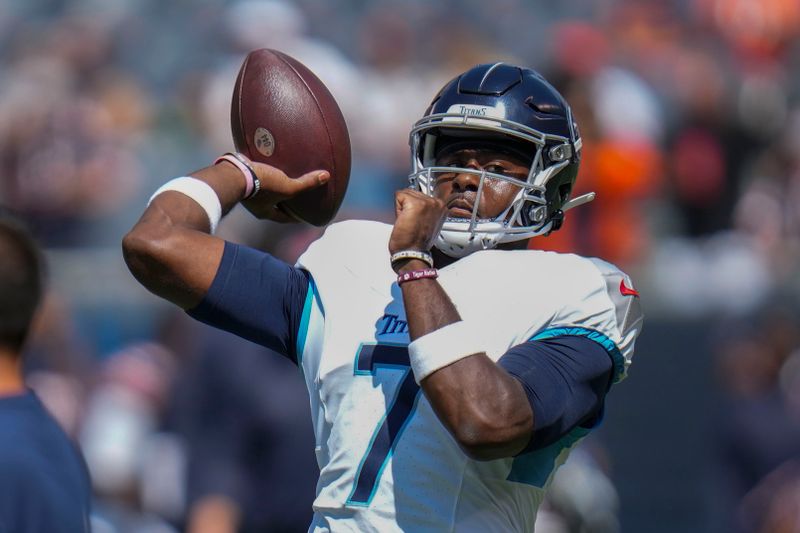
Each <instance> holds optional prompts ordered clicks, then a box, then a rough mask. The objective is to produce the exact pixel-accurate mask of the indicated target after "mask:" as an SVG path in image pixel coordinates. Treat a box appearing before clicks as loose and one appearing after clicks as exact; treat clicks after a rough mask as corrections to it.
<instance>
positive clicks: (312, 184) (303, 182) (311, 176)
mask: <svg viewBox="0 0 800 533" xmlns="http://www.w3.org/2000/svg"><path fill="white" fill-rule="evenodd" d="M330 179H331V173H330V172H328V171H327V170H313V171H311V172H308V173H306V174H303V175H302V176H300V177H299V178H294V179H293V180H291V184H289V192H290V194H292V195H296V194H300V193H302V192H305V191H308V190H311V189H316V188H317V187H321V186H322V185H325V184H326V183H328V181H330Z"/></svg>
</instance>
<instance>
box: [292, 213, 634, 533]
mask: <svg viewBox="0 0 800 533" xmlns="http://www.w3.org/2000/svg"><path fill="white" fill-rule="evenodd" d="M391 231H392V226H389V225H386V224H382V223H377V222H366V221H347V222H341V223H338V224H334V225H332V226H330V227H328V229H327V230H326V232H325V234H324V236H323V237H322V238H320V239H319V240H318V241H316V242H314V243H313V244H312V245H311V246H310V247H309V249H308V250H307V251H306V252H305V253H304V254H303V255H302V257H301V258H300V259H299V261H298V266H299V267H301V268H303V269H306V270H308V271H309V272H310V273H311V275H312V277H313V280H314V284H313V286H312V290H309V293H308V298H307V300H306V306H305V309H304V313H303V318H302V321H301V327H300V334H299V335H298V346H297V353H298V354H299V360H298V363H299V365H300V368H301V369H302V372H303V374H304V377H305V381H306V385H307V386H308V390H309V394H310V397H311V414H312V418H313V424H314V432H315V436H316V454H317V461H318V463H319V468H320V479H319V483H318V485H317V497H316V500H315V501H314V511H315V515H314V521H313V523H312V524H311V527H310V529H309V531H359V532H364V531H376V532H381V533H386V532H390V531H414V532H425V531H437V532H440V531H458V532H469V531H475V532H486V531H525V532H527V531H532V530H533V527H534V522H535V519H536V511H537V509H538V507H539V504H540V503H541V501H542V498H543V497H544V491H545V489H546V487H547V485H548V483H549V481H550V479H551V478H552V475H553V472H554V470H555V469H556V468H557V466H558V465H560V464H561V463H563V461H564V460H565V459H566V457H567V454H568V453H569V451H570V449H571V448H572V447H573V446H574V445H575V444H576V443H577V441H578V440H580V439H581V438H582V437H583V436H584V435H586V433H588V430H587V429H585V428H576V429H575V430H573V431H572V432H571V433H570V434H569V435H567V436H565V437H564V438H562V439H561V440H560V441H558V442H556V443H554V444H552V445H550V446H548V447H546V448H543V449H540V450H536V451H533V452H530V453H526V454H523V455H520V456H518V457H512V458H506V459H499V460H494V461H486V462H479V461H473V460H471V459H469V458H468V457H467V456H466V455H465V454H464V453H463V452H462V451H461V449H460V448H459V447H458V445H457V444H456V442H455V440H454V439H453V437H452V436H451V435H450V434H449V433H448V431H447V430H446V429H445V427H444V426H443V425H442V424H441V423H440V422H439V420H438V418H437V417H436V415H435V414H434V412H433V410H432V408H431V405H430V403H429V402H428V400H427V399H426V398H425V395H424V394H423V393H422V392H421V390H420V388H419V386H418V385H417V384H416V382H415V380H414V376H413V374H412V372H411V368H410V366H409V359H408V351H407V346H408V343H409V337H408V325H407V322H406V316H405V311H404V308H403V302H402V295H401V293H400V290H399V288H398V286H397V284H396V282H395V280H396V277H397V276H396V274H395V273H394V272H393V271H392V269H391V266H390V264H389V251H388V241H389V235H390V234H391ZM439 282H440V283H441V285H442V287H443V288H444V290H445V291H446V292H447V294H448V295H449V296H450V299H451V300H452V301H453V304H455V306H456V308H457V309H458V312H459V314H460V315H461V317H462V319H463V320H464V321H466V322H468V323H471V324H474V325H475V328H477V329H481V330H483V331H485V332H486V338H487V339H488V341H489V345H490V349H488V350H487V355H488V356H489V357H491V358H492V359H493V360H495V361H496V360H497V359H499V358H500V357H501V356H502V355H503V354H504V353H505V352H506V351H507V350H508V349H509V348H510V347H512V346H514V345H517V344H521V343H523V342H526V341H528V340H530V339H537V338H547V337H551V336H557V335H584V336H587V337H589V338H591V339H593V340H595V341H596V342H598V343H600V344H602V345H603V346H604V347H605V348H606V350H607V351H608V352H609V353H610V354H611V356H612V357H613V358H614V361H615V365H614V366H615V379H616V380H619V379H621V378H622V377H623V376H624V375H625V371H626V369H627V367H628V365H629V364H630V361H631V356H632V355H633V346H634V340H635V338H636V336H637V335H638V332H639V329H640V327H641V321H642V315H641V312H640V309H639V301H638V298H637V297H635V296H633V289H632V284H631V281H630V279H629V278H628V277H627V276H626V275H625V274H623V273H622V272H620V271H619V270H618V269H617V268H616V267H614V266H613V265H610V264H608V263H605V262H603V261H599V260H596V259H586V258H583V257H579V256H576V255H572V254H557V253H553V252H541V251H532V250H519V251H500V250H486V251H482V252H477V253H474V254H472V255H470V256H468V257H465V258H463V259H461V260H459V261H457V262H455V263H453V264H452V265H449V266H447V267H445V268H442V269H440V270H439Z"/></svg>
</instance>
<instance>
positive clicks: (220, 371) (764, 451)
mask: <svg viewBox="0 0 800 533" xmlns="http://www.w3.org/2000/svg"><path fill="white" fill-rule="evenodd" d="M799 37H800V3H798V2H797V0H672V1H657V0H649V1H648V0H561V1H560V2H546V1H544V0H535V1H534V0H495V1H493V2H483V1H478V0H458V1H456V0H446V1H442V2H436V3H433V2H424V1H422V0H416V1H411V0H408V1H401V0H380V1H369V2H368V1H367V0H346V1H340V2H323V1H322V0H297V1H296V2H290V1H277V0H270V1H247V2H234V1H225V0H192V1H190V0H174V1H171V2H160V1H158V0H75V1H68V0H4V1H3V2H0V203H1V204H3V205H6V206H10V207H12V208H14V209H15V210H17V211H18V212H20V213H21V214H22V215H23V216H24V218H25V219H26V220H27V221H28V223H29V224H30V225H31V226H32V228H33V229H34V231H35V233H36V235H37V236H38V238H39V240H40V241H41V243H42V244H43V245H44V246H45V248H46V250H47V255H48V259H49V270H50V272H49V277H50V287H51V290H50V294H49V297H48V299H47V302H46V305H45V306H44V309H43V312H42V313H41V316H40V320H39V322H38V325H37V328H36V332H35V335H34V337H33V338H32V339H31V342H30V343H29V345H28V350H27V357H28V359H27V367H28V370H27V372H28V376H29V379H30V383H31V384H32V385H33V387H34V388H35V389H36V390H37V391H38V393H39V394H40V395H41V396H42V398H43V399H44V401H45V403H46V404H47V405H48V407H49V408H50V409H51V410H52V411H53V412H54V413H55V414H56V416H57V417H58V419H59V421H60V422H61V423H62V424H63V425H64V427H65V428H66V429H67V430H68V432H69V433H70V434H71V435H72V436H74V437H75V438H76V439H77V440H78V442H80V444H81V446H82V447H83V450H84V453H85V455H86V458H87V462H88V464H89V467H90V469H91V473H92V476H93V478H94V485H95V491H96V505H95V512H96V516H95V519H94V522H95V529H96V531H99V532H106V531H108V532H114V531H119V532H128V531H131V532H134V531H135V532H139V531H143V532H161V531H164V532H169V531H176V530H184V529H186V530H190V531H196V532H200V531H219V532H222V531H225V529H224V526H223V522H224V517H225V516H233V517H237V516H238V517H239V520H240V523H241V524H242V525H241V530H242V531H303V530H304V528H305V525H306V524H307V523H308V519H309V516H310V500H311V498H312V496H313V492H314V479H315V476H316V471H315V468H316V467H315V464H314V459H313V453H312V451H313V443H312V442H311V428H310V424H309V423H308V418H307V412H308V407H307V401H306V398H305V392H304V391H303V386H302V383H301V380H300V379H299V375H297V374H296V372H295V370H294V369H293V367H292V366H291V365H289V364H288V363H286V362H284V361H282V360H280V359H279V358H277V357H271V356H269V355H265V354H264V350H263V349H259V348H258V347H255V346H254V345H251V344H249V343H246V342H243V341H239V340H237V339H235V338H233V337H230V336H228V335H225V334H220V333H217V332H214V331H210V330H209V329H207V328H206V327H205V326H201V325H198V324H194V323H192V322H191V321H190V320H189V319H187V318H186V317H184V316H183V315H182V313H179V312H176V311H174V310H172V309H171V308H170V307H168V306H167V305H165V304H162V303H161V302H159V301H158V300H157V299H156V298H155V297H153V296H151V295H149V294H147V293H146V292H145V291H144V290H143V289H142V288H141V287H140V286H138V285H137V284H136V282H135V281H134V280H133V278H132V277H131V276H130V275H129V274H128V272H127V270H126V268H125V266H124V264H123V262H122V258H121V253H120V246H119V243H120V239H121V236H122V235H123V233H124V232H125V231H126V230H127V229H128V228H130V227H131V225H132V224H133V222H134V221H135V220H136V218H137V217H138V215H139V214H140V213H141V211H142V209H143V206H144V204H145V202H146V200H147V198H148V196H149V194H150V193H151V192H152V191H153V190H154V189H155V188H156V187H157V186H158V185H159V184H161V183H163V182H164V181H166V179H168V178H170V177H174V176H177V175H180V174H182V173H185V172H186V171H187V170H189V169H193V168H199V167H202V166H205V165H206V164H207V163H208V162H210V161H212V159H213V158H214V157H215V156H216V155H217V154H219V153H221V152H223V151H226V150H228V149H230V148H231V140H230V129H229V123H228V113H229V98H230V93H231V90H232V86H233V81H234V78H235V74H236V71H237V69H238V66H239V64H240V62H241V60H242V58H243V57H244V55H245V53H246V51H247V50H250V49H253V48H260V47H271V48H278V49H281V50H283V51H285V52H287V53H289V54H290V55H293V56H295V57H296V58H298V59H299V60H301V61H302V62H304V63H305V64H306V65H308V66H309V67H310V68H311V69H312V70H314V71H315V72H316V73H317V74H318V75H319V76H320V78H321V79H322V80H323V81H324V82H325V83H326V84H327V85H328V86H329V88H330V89H331V90H332V92H333V93H334V95H335V96H336V98H337V99H338V101H339V103H340V105H341V107H342V109H343V111H344V113H345V116H346V117H347V120H348V123H349V125H350V130H351V136H352V140H353V155H354V170H353V174H352V179H351V186H350V189H349V192H348V196H347V198H346V201H345V205H344V208H343V209H342V211H341V213H340V218H351V217H356V216H368V217H376V218H379V219H385V220H389V221H390V220H392V218H393V215H392V212H391V208H392V193H393V191H394V190H395V189H397V188H400V187H403V186H404V185H405V184H406V181H405V175H406V172H407V169H408V160H409V156H408V149H407V134H408V130H409V127H410V125H411V124H412V123H413V122H414V121H415V120H416V119H417V118H418V117H419V116H420V115H421V113H422V112H423V111H424V109H425V107H426V106H427V103H428V101H429V99H430V97H431V96H432V95H433V93H434V92H435V91H436V90H437V89H438V88H439V87H440V86H441V85H442V84H443V83H444V82H446V81H447V80H448V79H449V78H450V77H451V76H453V75H454V74H455V73H457V72H459V71H460V70H463V69H465V68H468V67H469V66H471V65H473V64H476V63H480V62H488V61H494V60H496V59H505V60H509V61H513V62H518V63H521V64H524V65H528V66H532V67H534V68H537V69H538V70H540V71H542V72H543V73H544V74H545V75H546V76H547V77H548V78H549V79H551V80H552V81H554V83H555V84H556V85H557V86H558V88H559V89H560V90H561V91H562V92H563V93H564V94H565V96H566V97H567V98H568V100H569V101H570V102H571V104H572V106H573V108H574V109H575V111H576V114H577V117H578V120H579V124H580V126H581V130H582V133H583V136H584V146H585V149H584V161H583V165H582V169H581V173H580V176H579V180H578V182H579V189H580V191H583V192H585V191H589V190H594V191H597V193H598V200H597V201H596V202H594V203H593V204H591V205H590V206H588V207H584V208H581V209H579V210H576V211H574V212H571V213H570V215H569V216H568V220H567V224H566V225H565V227H564V229H563V230H561V231H560V232H558V233H557V234H554V235H553V236H551V237H548V238H544V239H538V240H536V241H535V244H536V245H537V246H542V247H545V248H550V249H556V250H570V251H576V252H578V253H582V254H589V255H597V256H601V257H604V258H606V259H608V260H611V261H613V262H616V263H617V264H619V265H620V266H622V267H623V268H624V269H626V270H628V271H629V272H630V273H631V274H632V275H633V277H634V279H635V280H637V282H638V287H637V288H638V289H639V290H640V292H641V293H642V299H643V304H644V307H645V311H646V314H647V321H646V323H645V330H644V333H643V336H642V337H641V341H640V343H639V346H638V350H637V356H636V358H635V363H634V365H633V367H632V371H631V377H630V378H629V379H628V380H627V381H625V382H623V383H622V384H620V385H618V386H616V387H615V389H614V390H613V391H612V393H611V395H610V397H609V400H608V404H609V406H608V410H607V416H606V420H605V422H604V426H603V427H602V428H601V430H600V431H598V432H597V434H596V435H594V436H593V437H592V438H591V439H590V440H589V441H588V442H587V443H586V445H585V446H583V447H582V448H581V451H580V453H578V454H574V457H573V458H572V459H571V460H570V462H569V463H568V466H567V467H565V468H564V469H563V472H562V474H561V475H560V477H559V480H558V482H557V485H556V487H555V490H554V492H553V495H552V498H551V500H550V502H549V504H548V507H547V509H546V512H545V513H544V515H543V517H542V525H541V531H542V532H544V533H547V532H578V531H581V532H609V533H610V532H617V531H622V532H642V531H647V532H651V533H659V532H665V533H666V532H706V531H708V532H720V533H722V532H725V533H728V532H750V531H752V532H760V533H767V532H789V531H792V532H796V531H800V521H799V520H800V519H799V518H798V517H799V516H800V351H798V348H799V347H800V321H798V314H797V307H798V305H797V304H798V289H799V288H800V268H799V267H800V240H799V239H800V40H799V39H798V38H799ZM580 191H579V192H580ZM222 232H223V235H224V236H226V237H229V238H233V239H239V240H242V241H244V242H248V243H250V244H252V245H254V246H259V247H261V248H263V249H266V250H269V251H271V252H273V253H274V254H276V255H277V256H279V257H282V258H284V259H286V260H288V261H292V260H293V259H295V258H296V257H297V255H298V254H299V253H300V252H301V251H302V250H303V248H304V246H305V245H306V244H307V243H308V242H309V241H310V240H311V239H313V238H314V237H315V236H316V235H317V230H316V229H314V228H308V227H300V226H279V225H273V224H268V223H262V222H257V221H254V220H253V219H252V218H251V217H250V216H249V215H248V214H246V213H244V212H243V211H242V210H241V209H239V210H238V211H237V212H235V213H234V214H233V215H232V216H231V217H229V219H228V220H227V221H226V222H225V224H223V230H222ZM521 282H525V283H539V282H541V280H538V279H537V277H536V273H535V272H531V275H530V278H529V279H527V280H521ZM262 367H263V368H262ZM220 517H223V518H220ZM214 520H218V521H214ZM204 528H205V529H204Z"/></svg>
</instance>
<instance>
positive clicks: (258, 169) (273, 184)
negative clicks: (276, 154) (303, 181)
mask: <svg viewBox="0 0 800 533" xmlns="http://www.w3.org/2000/svg"><path fill="white" fill-rule="evenodd" d="M252 165H253V170H254V171H255V173H256V176H257V177H258V181H260V182H261V189H263V190H265V191H275V192H279V191H278V190H279V189H280V188H282V187H284V183H285V182H287V181H289V180H290V178H289V176H287V175H286V173H285V172H284V171H282V170H281V169H279V168H278V167H273V166H272V165H267V164H266V163H258V162H256V161H253V162H252Z"/></svg>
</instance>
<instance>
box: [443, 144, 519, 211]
mask: <svg viewBox="0 0 800 533" xmlns="http://www.w3.org/2000/svg"><path fill="white" fill-rule="evenodd" d="M436 166H443V167H444V166H448V167H458V168H466V169H469V170H475V171H478V172H477V173H474V172H443V173H439V174H438V175H437V176H436V185H435V188H434V195H435V196H436V197H437V198H440V199H441V200H443V201H444V202H445V205H446V206H447V208H448V215H447V216H449V217H452V218H471V217H472V209H473V208H474V206H475V200H476V199H477V193H478V186H479V184H480V178H481V176H480V172H481V171H485V172H490V173H492V174H499V175H501V176H505V177H508V178H513V179H516V180H519V181H523V182H524V181H525V180H526V179H527V178H528V171H529V169H530V163H529V162H528V161H527V160H525V159H524V158H523V157H521V156H518V155H515V154H513V153H511V152H508V151H504V150H501V149H499V148H488V147H485V146H478V147H460V148H454V149H452V150H448V149H446V148H445V149H444V150H442V152H441V153H440V154H439V155H438V156H437V158H436ZM519 190H520V187H519V186H518V185H515V184H514V183H512V182H510V181H505V180H502V179H496V178H490V177H487V178H486V180H485V181H484V184H483V191H482V195H481V196H482V197H481V201H480V204H479V205H478V218H479V219H492V218H495V217H497V216H498V215H500V214H501V213H502V212H503V211H504V210H505V209H506V208H507V207H508V206H509V205H510V204H511V201H512V200H513V199H514V197H515V196H516V195H517V193H518V192H519Z"/></svg>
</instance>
